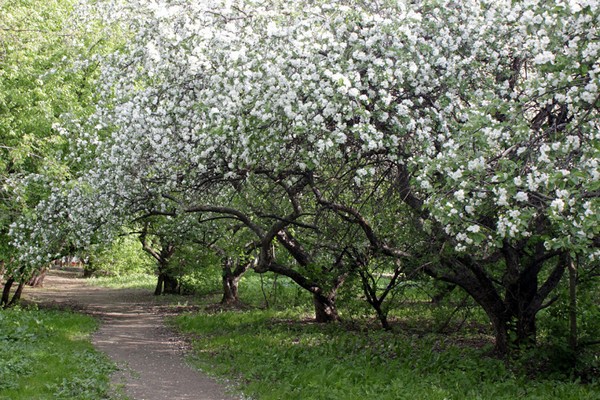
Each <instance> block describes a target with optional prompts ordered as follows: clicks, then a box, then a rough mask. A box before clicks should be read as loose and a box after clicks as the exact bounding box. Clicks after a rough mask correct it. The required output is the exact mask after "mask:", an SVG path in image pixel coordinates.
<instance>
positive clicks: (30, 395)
mask: <svg viewBox="0 0 600 400" xmlns="http://www.w3.org/2000/svg"><path fill="white" fill-rule="evenodd" d="M96 327H97V323H96V321H95V320H94V319H92V318H91V317H88V316H84V315H80V314H73V313H67V312H59V311H47V310H33V309H32V310H23V309H19V308H14V309H9V310H2V311H0V399H6V400H9V399H10V400H20V399H23V400H25V399H80V400H84V399H86V400H87V399H89V400H97V399H102V398H108V394H107V393H108V389H109V375H110V373H111V372H112V371H113V369H114V367H113V366H112V365H111V364H110V363H109V362H108V359H107V358H106V357H105V356H104V355H102V354H99V353H98V352H96V351H95V350H94V349H93V347H92V345H91V344H90V342H89V335H90V333H91V332H93V331H94V330H95V329H96Z"/></svg>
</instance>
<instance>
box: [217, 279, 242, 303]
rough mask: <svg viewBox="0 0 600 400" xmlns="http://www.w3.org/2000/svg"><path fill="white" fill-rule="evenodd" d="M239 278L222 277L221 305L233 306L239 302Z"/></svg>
mask: <svg viewBox="0 0 600 400" xmlns="http://www.w3.org/2000/svg"><path fill="white" fill-rule="evenodd" d="M239 281H240V278H239V277H235V276H233V275H225V274H224V275H223V298H222V299H221V304H235V303H237V302H239V300H240V299H239V295H238V284H239Z"/></svg>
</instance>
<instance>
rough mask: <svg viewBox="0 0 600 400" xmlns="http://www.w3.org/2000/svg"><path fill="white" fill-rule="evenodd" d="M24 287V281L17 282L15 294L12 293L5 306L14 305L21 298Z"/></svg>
mask: <svg viewBox="0 0 600 400" xmlns="http://www.w3.org/2000/svg"><path fill="white" fill-rule="evenodd" d="M24 287H25V282H24V281H21V282H19V286H18V287H17V290H16V291H15V294H13V297H12V299H11V300H10V302H9V303H8V304H7V305H6V307H7V308H8V307H12V306H14V305H15V304H17V303H18V302H19V300H21V293H23V288H24Z"/></svg>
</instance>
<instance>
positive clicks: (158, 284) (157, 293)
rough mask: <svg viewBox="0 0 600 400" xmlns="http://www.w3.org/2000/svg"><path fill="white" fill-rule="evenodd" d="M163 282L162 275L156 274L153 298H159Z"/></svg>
mask: <svg viewBox="0 0 600 400" xmlns="http://www.w3.org/2000/svg"><path fill="white" fill-rule="evenodd" d="M164 280H165V278H164V276H163V274H158V278H157V282H156V288H155V289H154V295H155V296H160V295H161V294H162V292H163V283H164Z"/></svg>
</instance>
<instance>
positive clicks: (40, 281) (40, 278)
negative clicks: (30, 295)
mask: <svg viewBox="0 0 600 400" xmlns="http://www.w3.org/2000/svg"><path fill="white" fill-rule="evenodd" d="M46 271H47V268H46V267H44V268H42V269H41V270H40V271H39V272H38V273H36V274H35V275H33V276H32V277H31V279H30V280H29V281H28V282H27V284H28V285H29V286H31V287H42V286H44V278H45V277H46Z"/></svg>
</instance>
